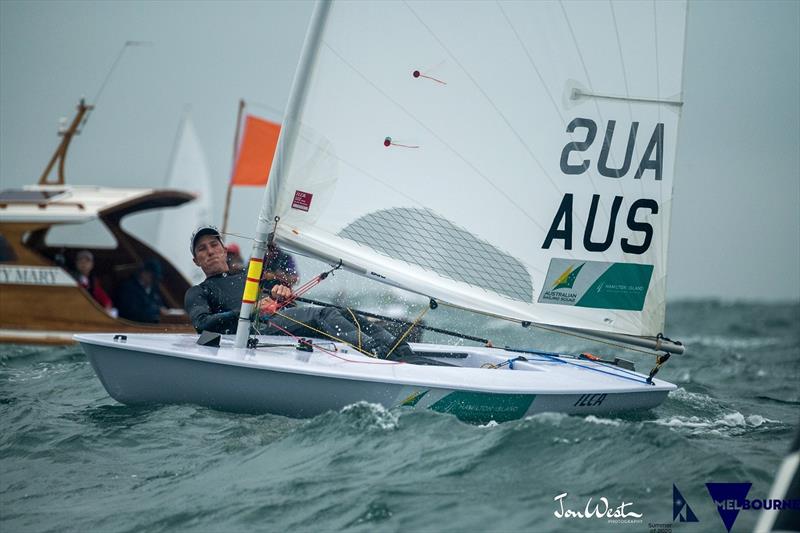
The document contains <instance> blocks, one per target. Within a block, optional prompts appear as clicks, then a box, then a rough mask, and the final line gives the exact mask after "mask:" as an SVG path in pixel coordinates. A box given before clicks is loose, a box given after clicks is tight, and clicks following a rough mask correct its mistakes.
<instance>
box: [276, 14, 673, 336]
mask: <svg viewBox="0 0 800 533" xmlns="http://www.w3.org/2000/svg"><path fill="white" fill-rule="evenodd" d="M622 6H623V5H622V4H619V3H614V2H610V3H599V2H569V3H564V2H528V3H518V2H495V3H483V2H447V3H426V2H391V1H387V2H376V3H364V2H350V1H340V2H336V3H333V4H332V5H331V7H330V13H329V16H328V19H327V22H326V24H325V26H324V29H322V30H320V35H319V44H318V49H317V51H316V55H315V60H314V62H313V64H312V65H310V66H309V70H308V76H307V80H306V86H305V87H304V91H305V93H304V94H305V100H304V102H303V106H302V110H301V111H300V113H299V115H298V131H297V132H296V133H295V137H294V140H295V142H294V145H293V146H291V147H290V149H289V152H287V153H285V154H283V155H282V156H281V157H283V158H284V161H285V164H284V165H283V168H282V170H281V171H282V172H283V177H282V179H281V180H280V183H281V185H280V188H279V189H275V190H273V193H274V194H275V197H276V202H275V209H274V214H276V215H278V216H280V219H281V222H280V225H279V228H278V238H279V241H280V242H282V243H283V244H285V245H287V246H288V247H290V248H294V249H302V250H305V251H309V252H311V253H314V254H316V255H317V256H320V257H324V258H328V259H330V260H334V261H335V260H339V259H341V260H342V261H343V262H344V264H345V265H347V266H348V268H351V269H353V270H356V271H359V272H361V273H362V274H364V275H366V276H367V277H370V278H371V279H375V280H377V281H380V282H383V283H387V284H391V285H395V286H398V287H402V288H405V289H408V290H411V291H413V292H417V293H420V294H424V295H426V296H429V297H432V298H437V299H441V300H443V301H448V302H451V303H453V304H454V305H458V306H462V307H465V308H470V309H474V310H477V311H479V312H484V313H487V314H494V315H497V316H503V317H506V318H509V319H514V320H519V321H531V322H537V323H542V324H549V325H554V326H559V327H564V328H577V329H584V330H591V331H599V332H606V333H609V334H614V335H617V334H621V335H633V336H640V337H648V336H655V335H657V334H659V333H661V332H662V330H663V325H664V305H665V302H664V299H665V284H666V250H667V243H668V240H669V218H670V208H671V194H672V180H673V178H674V157H675V145H676V139H677V125H678V121H679V118H680V107H679V106H678V105H676V103H677V102H680V98H681V97H680V87H681V76H682V60H683V47H684V40H683V36H684V31H685V30H684V26H685V10H686V4H685V3H683V2H663V3H662V2H656V3H654V4H647V5H641V4H636V5H632V6H629V5H628V4H624V8H623V7H622ZM454 13H457V14H458V24H453V17H454ZM653 24H655V28H657V29H658V31H654V30H655V28H653V26H652V25H653ZM354 27H357V28H359V31H358V32H353V31H352V28H354ZM651 28H653V30H651ZM426 66H429V67H427V68H428V70H425V69H426ZM297 90H298V89H297V88H295V89H293V91H297ZM651 95H655V96H654V97H652V96H651ZM676 95H677V96H676ZM665 110H668V111H665Z"/></svg>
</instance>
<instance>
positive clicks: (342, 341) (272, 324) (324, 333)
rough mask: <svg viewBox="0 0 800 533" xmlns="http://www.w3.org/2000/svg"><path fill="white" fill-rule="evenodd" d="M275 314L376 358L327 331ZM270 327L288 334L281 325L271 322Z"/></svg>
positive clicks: (281, 314)
mask: <svg viewBox="0 0 800 533" xmlns="http://www.w3.org/2000/svg"><path fill="white" fill-rule="evenodd" d="M275 314H276V315H278V316H279V317H281V318H285V319H286V320H289V321H290V322H294V323H295V324H299V325H300V326H303V327H304V328H308V329H310V330H311V331H313V332H314V333H319V334H320V335H322V336H323V337H328V338H329V339H332V340H335V341H336V342H341V343H342V344H344V345H346V346H349V347H351V348H353V349H354V350H356V351H358V352H359V353H361V354H362V355H366V356H367V357H375V356H374V355H373V354H371V353H369V352H366V351H364V350H362V349H360V348H356V347H355V346H353V345H352V344H350V343H349V342H347V341H345V340H342V339H340V338H339V337H336V336H335V335H332V334H330V333H327V332H325V331H322V330H319V329H317V328H315V327H312V326H309V325H308V324H306V323H304V322H301V321H299V320H296V319H294V318H292V317H290V316H288V315H284V314H283V313H279V312H277V311H276V312H275ZM269 325H270V326H273V327H275V328H278V329H279V330H281V331H283V332H286V330H285V329H283V328H281V327H280V326H279V325H277V324H275V323H274V322H270V323H269ZM290 335H291V334H290ZM292 336H294V335H292Z"/></svg>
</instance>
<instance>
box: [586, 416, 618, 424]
mask: <svg viewBox="0 0 800 533" xmlns="http://www.w3.org/2000/svg"><path fill="white" fill-rule="evenodd" d="M583 420H584V421H586V422H590V423H592V424H600V425H601V426H621V425H622V421H621V420H613V419H610V418H598V417H596V416H594V415H589V416H587V417H584V419H583Z"/></svg>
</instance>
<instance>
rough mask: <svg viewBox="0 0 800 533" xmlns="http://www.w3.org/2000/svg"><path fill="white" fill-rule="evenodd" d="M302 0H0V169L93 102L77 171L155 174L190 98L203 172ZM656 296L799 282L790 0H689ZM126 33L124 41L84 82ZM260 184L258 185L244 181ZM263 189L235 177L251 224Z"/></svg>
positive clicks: (795, 69)
mask: <svg viewBox="0 0 800 533" xmlns="http://www.w3.org/2000/svg"><path fill="white" fill-rule="evenodd" d="M311 9H312V4H311V3H309V2H224V3H223V2H211V1H208V2H196V3H178V2H68V1H58V2H55V1H53V2H45V1H42V2H14V1H6V0H4V1H2V2H0V181H1V182H2V187H9V186H19V185H23V184H28V183H33V182H35V181H36V179H37V178H38V176H39V174H40V173H41V171H42V170H43V168H44V166H45V164H46V163H47V161H48V159H49V157H50V155H51V154H52V151H53V150H54V148H55V146H56V144H57V142H58V138H57V137H56V135H55V132H56V129H57V125H58V119H59V118H60V117H63V116H69V117H71V116H72V114H73V112H74V106H75V104H76V103H77V100H78V98H79V97H80V96H81V95H85V96H86V97H87V98H88V100H89V102H90V103H97V106H98V107H97V109H96V110H95V111H94V112H93V114H92V116H91V118H90V120H89V122H88V125H87V127H86V129H85V130H84V133H83V134H82V135H81V136H80V137H79V138H77V139H76V140H75V141H74V142H73V145H72V147H71V149H70V153H69V158H68V164H67V179H68V180H69V181H70V182H71V183H76V184H104V185H136V186H154V187H156V186H161V185H163V183H164V180H165V175H166V172H167V168H168V164H169V158H170V154H171V150H172V144H173V140H174V137H175V132H176V130H177V127H178V123H179V120H180V117H181V114H182V113H183V110H184V108H185V106H186V105H191V112H192V118H193V120H194V123H195V125H196V127H197V131H198V134H199V137H200V141H201V143H202V145H203V147H204V149H205V151H206V155H207V158H208V162H209V166H210V169H211V172H212V179H213V180H214V182H215V183H216V190H215V194H216V199H215V205H214V210H215V213H216V218H217V219H218V220H219V219H221V217H222V199H223V198H224V191H225V187H226V184H227V181H228V176H229V172H230V166H231V157H232V155H231V150H232V142H233V132H234V127H235V121H236V106H237V102H238V99H239V98H244V99H245V100H248V101H250V102H253V103H254V106H253V107H252V108H251V111H252V112H254V113H256V114H261V115H263V116H267V117H271V118H279V117H280V114H281V112H282V110H283V107H284V105H285V103H286V100H287V98H288V92H289V86H290V84H291V80H292V76H293V74H294V69H295V66H296V62H297V58H298V56H299V53H300V47H301V45H302V41H303V37H304V35H305V29H306V25H307V22H308V18H309V16H310V13H311ZM687 31H688V37H687V50H686V58H687V59H686V67H685V68H686V74H685V79H684V87H685V91H684V101H685V106H684V110H683V122H682V124H681V131H680V138H679V148H678V165H677V175H676V178H675V196H674V200H673V222H672V239H671V243H670V260H669V267H670V269H669V281H668V289H669V297H670V298H671V299H675V298H685V297H693V298H699V297H709V296H714V297H721V298H724V299H735V298H746V299H769V300H774V299H782V300H784V299H794V300H796V299H798V298H800V2H797V1H794V0H787V1H783V2H777V1H759V2H755V1H754V2H750V1H740V2H721V1H719V2H717V1H715V2H711V1H702V2H691V4H690V9H689V19H688V30H687ZM127 40H138V41H152V42H153V43H154V44H153V46H149V47H137V48H129V49H128V50H127V51H126V52H125V56H124V57H123V59H122V61H121V62H120V64H119V66H118V68H117V70H116V71H115V72H114V74H113V76H112V77H111V79H110V81H109V82H108V84H107V86H106V87H105V89H104V91H103V93H102V95H101V96H100V98H99V100H98V101H97V102H95V101H94V100H95V96H96V95H97V92H98V90H99V89H100V87H101V85H102V83H103V80H104V79H105V77H106V74H107V73H108V71H109V68H110V67H111V65H112V63H113V62H114V59H115V58H116V57H117V54H118V53H119V50H120V48H121V46H122V45H123V43H124V42H125V41H127ZM254 193H256V194H254ZM260 195H261V193H260V191H258V192H257V191H255V190H253V189H244V190H239V191H237V193H236V197H235V199H236V202H237V205H238V206H240V208H241V211H242V212H239V213H237V214H236V215H234V217H233V220H232V226H231V230H232V231H238V232H241V233H251V232H252V229H253V228H252V226H253V225H254V221H255V217H256V213H255V212H254V210H255V209H256V207H257V204H258V201H257V200H259V199H260Z"/></svg>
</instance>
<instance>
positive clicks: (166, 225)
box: [156, 111, 211, 283]
mask: <svg viewBox="0 0 800 533" xmlns="http://www.w3.org/2000/svg"><path fill="white" fill-rule="evenodd" d="M166 187H167V188H169V189H178V190H188V191H191V192H193V193H194V194H195V195H196V196H197V200H195V201H194V202H192V203H190V204H188V205H183V206H180V207H179V208H176V209H172V210H169V211H164V212H162V213H161V220H160V221H159V225H158V232H157V233H156V249H157V250H158V251H160V252H161V253H162V255H164V257H166V258H168V259H169V260H170V262H171V263H172V264H173V265H174V266H175V268H177V269H178V270H179V271H180V273H181V274H182V275H183V277H184V278H186V279H187V280H191V281H192V283H199V282H201V281H203V279H202V277H200V276H201V272H200V271H199V270H198V269H197V267H196V266H195V264H194V263H193V262H192V258H191V256H190V255H189V254H187V253H186V239H185V236H184V235H182V234H181V233H179V232H176V231H174V229H175V228H187V227H189V228H191V227H194V228H196V227H199V226H201V225H203V224H208V223H210V222H211V173H210V172H209V170H208V163H207V162H206V158H205V153H204V151H203V148H202V146H201V145H200V139H199V138H198V136H197V131H196V130H195V127H194V122H193V121H192V117H191V115H190V114H189V112H188V111H186V112H185V113H184V116H183V118H182V119H181V124H180V127H179V130H178V136H177V138H176V140H175V146H174V148H173V151H172V158H171V160H170V166H169V172H168V174H167V183H166Z"/></svg>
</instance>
